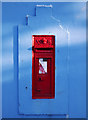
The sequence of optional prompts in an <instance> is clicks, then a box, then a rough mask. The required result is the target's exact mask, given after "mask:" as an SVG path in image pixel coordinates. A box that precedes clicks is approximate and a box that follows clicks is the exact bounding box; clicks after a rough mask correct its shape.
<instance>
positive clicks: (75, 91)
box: [2, 2, 86, 118]
mask: <svg viewBox="0 0 88 120" xmlns="http://www.w3.org/2000/svg"><path fill="white" fill-rule="evenodd" d="M37 4H41V3H36V2H35V3H3V5H2V13H3V16H2V39H3V40H2V80H3V81H2V92H3V94H2V113H3V114H2V115H3V117H4V118H6V117H7V118H10V117H12V118H13V117H16V118H17V117H22V118H23V117H26V118H29V117H36V114H35V115H34V116H33V115H28V116H26V115H19V114H18V113H19V112H18V84H17V83H18V74H17V73H18V67H17V66H18V64H17V56H18V52H17V49H18V48H17V46H18V43H17V38H18V37H17V36H18V34H17V33H18V32H17V31H18V29H17V25H19V24H20V25H23V27H22V26H21V27H19V29H20V30H21V31H22V30H23V33H25V30H27V31H28V30H29V27H28V26H24V25H25V24H26V23H25V16H26V15H27V14H29V15H30V16H35V5H37ZM43 4H46V5H47V4H52V5H53V8H52V9H53V10H52V12H53V16H54V17H56V18H54V17H52V18H53V19H52V20H53V21H55V20H56V21H59V20H58V18H59V19H60V20H61V21H62V23H63V24H64V25H65V26H67V27H69V29H68V30H69V32H68V30H67V33H68V35H69V36H68V39H69V38H70V39H69V40H68V46H69V47H68V51H69V56H68V59H69V62H68V64H69V65H68V66H67V69H68V81H69V86H68V88H69V94H68V113H69V117H71V118H73V117H74V118H78V117H80V118H84V117H85V116H86V31H85V23H86V21H85V6H86V5H85V3H43ZM36 17H37V16H36ZM31 19H32V20H33V17H32V18H31V17H29V23H28V24H29V25H30V21H31ZM34 19H35V17H34ZM32 23H33V22H32ZM44 23H45V21H44ZM44 23H43V24H44ZM48 23H49V22H48ZM57 23H58V22H57ZM49 25H50V23H49ZM49 25H48V24H46V26H47V27H48V29H49V31H50V30H51V29H52V28H53V29H54V26H51V27H50V26H49ZM53 25H54V24H53ZM32 26H33V25H32ZM34 26H36V27H37V25H36V24H34ZM58 26H59V25H58ZM59 27H60V28H59V29H62V31H63V26H61V25H60V26H59ZM30 29H31V28H30ZM46 29H47V28H46V27H45V28H44V29H43V30H44V31H46ZM53 29H52V31H54V30H53ZM36 30H37V33H36V34H38V31H39V32H40V30H42V29H41V26H39V29H38V27H37V28H34V27H33V31H36ZM47 31H48V30H47ZM56 31H57V30H56ZM65 31H66V30H65ZM22 35H23V34H22ZM62 35H63V33H62ZM63 40H64V39H63ZM64 43H65V41H60V39H59V44H58V45H59V48H58V47H57V53H58V56H57V57H58V59H60V63H61V64H60V65H59V64H58V66H59V67H60V69H59V71H58V72H60V70H62V71H63V69H64V65H63V64H62V62H61V60H63V59H62V57H63V54H62V53H61V51H62V50H63V53H64V54H65V49H66V48H65V44H64ZM28 50H29V52H30V51H31V48H30V47H29V46H28ZM27 53H28V52H27ZM59 55H61V56H62V57H59ZM58 66H56V70H57V67H58ZM60 75H61V76H63V77H64V75H63V74H62V72H60ZM65 75H66V74H65ZM58 76H59V75H58ZM58 82H59V81H58ZM62 88H63V87H61V86H59V89H60V90H62ZM59 94H60V93H59ZM61 94H62V93H61ZM62 100H63V99H62ZM56 108H57V106H56ZM67 116H68V115H67ZM37 117H44V118H45V117H66V116H65V115H64V114H62V115H55V114H53V115H51V114H49V115H40V116H38V115H37Z"/></svg>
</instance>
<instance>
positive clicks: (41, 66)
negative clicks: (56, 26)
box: [32, 35, 55, 99]
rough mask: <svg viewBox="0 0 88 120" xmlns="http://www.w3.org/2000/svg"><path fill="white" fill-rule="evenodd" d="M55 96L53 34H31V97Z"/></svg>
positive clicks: (45, 97) (49, 97)
mask: <svg viewBox="0 0 88 120" xmlns="http://www.w3.org/2000/svg"><path fill="white" fill-rule="evenodd" d="M54 97H55V36H54V35H33V36H32V99H53V98H54Z"/></svg>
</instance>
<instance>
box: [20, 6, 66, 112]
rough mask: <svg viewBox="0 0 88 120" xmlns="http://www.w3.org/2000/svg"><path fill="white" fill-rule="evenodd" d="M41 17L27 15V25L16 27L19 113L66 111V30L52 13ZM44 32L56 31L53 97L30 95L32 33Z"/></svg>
mask: <svg viewBox="0 0 88 120" xmlns="http://www.w3.org/2000/svg"><path fill="white" fill-rule="evenodd" d="M45 9H46V8H45ZM40 11H41V10H40ZM40 18H41V15H40V16H38V17H37V16H36V17H35V18H29V20H30V22H29V23H30V25H29V26H19V29H18V33H19V35H18V36H19V37H18V40H19V42H18V44H19V47H18V48H19V51H18V53H19V63H18V64H19V113H20V114H68V79H67V75H68V74H67V72H68V71H67V60H68V59H67V58H68V37H67V32H66V31H65V30H63V29H62V28H60V25H59V23H58V22H57V21H55V20H53V19H52V17H50V16H48V17H47V18H45V16H44V17H42V18H41V19H40ZM47 25H48V26H47ZM47 34H49V35H52V34H53V35H55V66H56V70H55V99H32V35H47ZM62 46H64V47H62ZM26 86H27V88H28V89H26V88H25V87H26ZM57 106H58V107H57Z"/></svg>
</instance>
